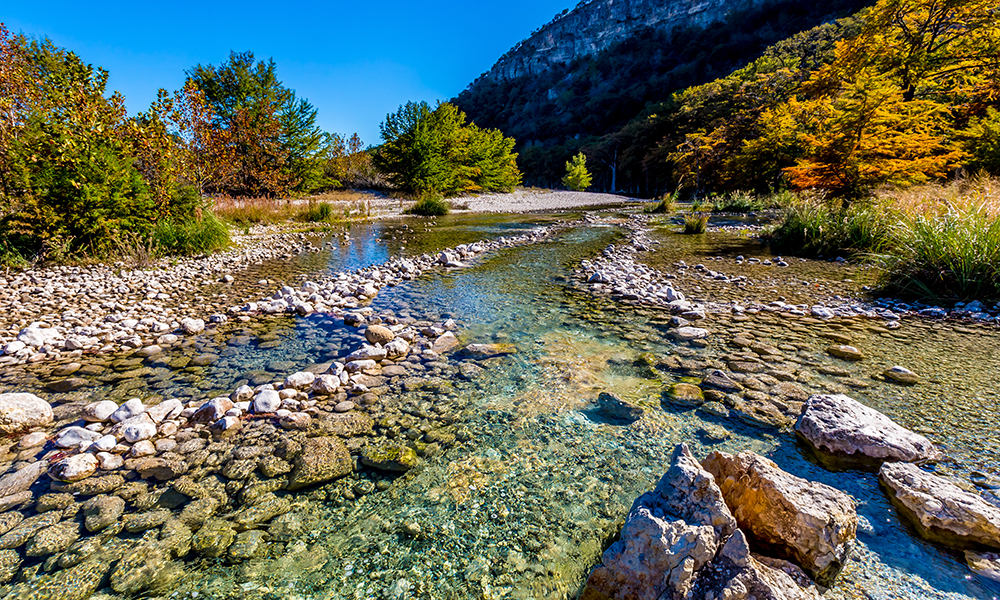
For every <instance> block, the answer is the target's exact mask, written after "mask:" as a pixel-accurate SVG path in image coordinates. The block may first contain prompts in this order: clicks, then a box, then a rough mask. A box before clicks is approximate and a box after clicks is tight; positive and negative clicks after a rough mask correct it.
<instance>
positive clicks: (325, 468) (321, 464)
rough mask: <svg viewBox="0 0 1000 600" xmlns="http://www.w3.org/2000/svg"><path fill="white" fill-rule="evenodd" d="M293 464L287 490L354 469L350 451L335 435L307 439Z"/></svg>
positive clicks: (331, 477) (328, 479)
mask: <svg viewBox="0 0 1000 600" xmlns="http://www.w3.org/2000/svg"><path fill="white" fill-rule="evenodd" d="M294 464H295V468H294V469H293V470H292V472H291V475H290V476H289V479H288V489H289V490H297V489H301V488H304V487H307V486H310V485H315V484H317V483H322V482H325V481H330V480H332V479H336V478H338V477H343V476H344V475H347V474H349V473H351V472H352V471H353V470H354V463H353V461H351V454H350V452H348V451H347V447H346V446H345V445H344V443H343V442H342V441H340V439H338V438H335V437H316V438H309V439H307V440H306V441H305V443H304V444H303V446H302V454H300V455H299V456H297V457H296V458H295V462H294Z"/></svg>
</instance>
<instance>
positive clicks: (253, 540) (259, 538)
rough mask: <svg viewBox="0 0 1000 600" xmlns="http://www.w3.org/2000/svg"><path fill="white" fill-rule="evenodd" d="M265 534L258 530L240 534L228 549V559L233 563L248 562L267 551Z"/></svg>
mask: <svg viewBox="0 0 1000 600" xmlns="http://www.w3.org/2000/svg"><path fill="white" fill-rule="evenodd" d="M264 537H265V533H264V532H263V531H260V530H259V529H249V530H247V531H243V532H240V533H239V534H238V535H237V536H236V540H235V541H233V544H232V545H231V546H230V547H229V558H230V559H232V560H234V561H241V560H249V559H251V558H256V557H258V556H261V555H262V554H264V552H266V550H267V542H266V541H265V539H264Z"/></svg>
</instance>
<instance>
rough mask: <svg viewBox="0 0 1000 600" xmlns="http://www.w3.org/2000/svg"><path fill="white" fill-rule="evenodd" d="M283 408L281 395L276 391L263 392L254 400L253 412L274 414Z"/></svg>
mask: <svg viewBox="0 0 1000 600" xmlns="http://www.w3.org/2000/svg"><path fill="white" fill-rule="evenodd" d="M279 408H281V395H280V394H279V393H278V392H276V391H274V390H262V391H261V392H260V393H258V394H257V396H256V397H255V398H254V400H253V412H255V413H258V414H260V413H273V412H274V411H276V410H278V409H279Z"/></svg>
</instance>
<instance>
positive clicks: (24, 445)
mask: <svg viewBox="0 0 1000 600" xmlns="http://www.w3.org/2000/svg"><path fill="white" fill-rule="evenodd" d="M47 441H49V436H48V435H46V434H45V432H44V431H35V432H33V433H29V434H27V435H25V436H24V437H22V438H21V440H20V441H19V442H18V443H17V447H18V449H20V450H29V449H31V448H37V447H39V446H42V445H43V444H45V442H47ZM2 487H3V486H2V484H0V488H2Z"/></svg>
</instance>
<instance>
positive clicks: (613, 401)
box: [597, 392, 645, 423]
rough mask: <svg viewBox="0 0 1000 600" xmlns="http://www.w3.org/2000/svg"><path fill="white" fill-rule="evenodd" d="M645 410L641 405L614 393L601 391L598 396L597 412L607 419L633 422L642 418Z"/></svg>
mask: <svg viewBox="0 0 1000 600" xmlns="http://www.w3.org/2000/svg"><path fill="white" fill-rule="evenodd" d="M644 412H645V411H644V410H643V409H642V407H641V406H636V405H635V404H632V403H631V402H626V401H625V400H622V399H621V398H618V397H617V396H614V395H613V394H609V393H607V392H601V394H600V395H599V396H597V413H598V414H600V415H601V416H602V417H604V418H606V419H610V420H612V421H625V422H629V423H631V422H633V421H638V420H639V419H641V418H642V415H643V413H644Z"/></svg>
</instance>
